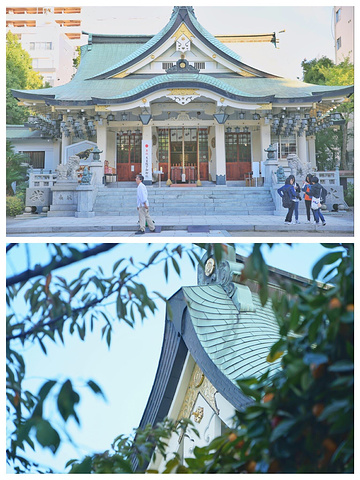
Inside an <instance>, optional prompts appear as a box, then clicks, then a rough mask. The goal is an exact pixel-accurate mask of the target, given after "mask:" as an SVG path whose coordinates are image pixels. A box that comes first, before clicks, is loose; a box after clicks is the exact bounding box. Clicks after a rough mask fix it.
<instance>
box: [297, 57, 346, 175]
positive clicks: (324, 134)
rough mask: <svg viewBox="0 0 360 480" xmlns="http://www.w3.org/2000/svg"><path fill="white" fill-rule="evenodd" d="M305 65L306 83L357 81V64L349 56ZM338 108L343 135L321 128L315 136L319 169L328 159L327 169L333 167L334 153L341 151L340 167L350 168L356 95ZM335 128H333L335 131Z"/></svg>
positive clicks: (324, 83) (312, 61)
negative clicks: (349, 142) (338, 60)
mask: <svg viewBox="0 0 360 480" xmlns="http://www.w3.org/2000/svg"><path fill="white" fill-rule="evenodd" d="M301 66H302V68H303V80H304V82H307V83H313V84H317V85H334V86H335V85H336V86H339V85H344V86H346V85H353V84H354V65H353V64H352V63H350V60H349V58H345V59H344V61H343V62H341V63H340V64H339V65H335V64H334V62H333V61H332V60H330V59H329V58H327V57H321V58H320V59H318V60H316V59H313V60H310V61H307V60H306V59H305V60H303V62H302V63H301ZM336 111H337V112H339V113H341V115H342V117H343V118H344V123H343V124H342V125H341V128H340V129H341V134H340V135H338V134H336V133H334V134H332V133H331V132H329V131H327V130H329V128H328V129H326V130H322V131H320V132H319V133H317V135H316V151H317V153H318V154H319V155H318V159H317V160H319V164H318V168H319V170H323V169H325V167H324V164H325V163H326V159H329V160H330V161H329V164H328V165H327V169H328V170H330V169H333V168H334V165H333V159H334V153H335V152H336V151H337V152H339V157H340V169H343V170H346V169H348V161H347V160H348V159H347V145H348V140H349V138H351V137H353V135H354V133H353V128H352V127H350V125H351V124H352V119H353V113H354V98H353V95H351V97H350V98H348V99H346V101H345V102H343V103H342V104H341V105H338V106H337V108H336ZM335 129H336V127H335V128H334V129H333V131H334V130H335Z"/></svg>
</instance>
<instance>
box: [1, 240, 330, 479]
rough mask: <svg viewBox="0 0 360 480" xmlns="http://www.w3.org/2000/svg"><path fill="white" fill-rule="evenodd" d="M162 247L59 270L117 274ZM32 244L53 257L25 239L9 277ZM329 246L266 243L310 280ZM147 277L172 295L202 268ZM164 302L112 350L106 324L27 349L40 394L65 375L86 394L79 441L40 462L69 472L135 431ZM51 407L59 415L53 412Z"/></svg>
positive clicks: (33, 258) (35, 253)
mask: <svg viewBox="0 0 360 480" xmlns="http://www.w3.org/2000/svg"><path fill="white" fill-rule="evenodd" d="M174 245H176V244H174ZM159 247H160V244H152V245H150V246H148V245H146V244H143V243H137V244H129V243H126V244H119V245H118V246H117V247H116V248H115V249H113V250H111V251H110V252H108V253H105V254H101V256H98V257H97V258H92V259H89V260H84V261H82V262H81V264H79V265H77V266H71V267H67V268H63V269H61V270H58V271H56V272H54V275H60V276H63V277H65V278H74V276H76V275H77V274H78V272H79V271H80V270H81V269H82V268H84V266H90V267H91V268H94V269H96V268H97V266H98V265H101V266H102V268H103V269H104V270H105V272H106V271H109V272H110V271H111V267H112V265H113V264H114V263H115V261H116V260H118V259H119V258H121V257H122V256H123V257H124V258H129V257H130V256H132V257H133V258H134V259H136V261H139V262H140V261H146V260H147V259H148V258H149V257H150V255H151V253H152V252H154V251H155V250H156V249H158V248H159ZM26 250H28V252H30V264H35V263H43V262H46V261H47V259H46V255H45V253H46V248H45V247H44V245H43V244H35V243H33V244H22V245H21V247H19V248H14V249H13V250H12V251H11V254H10V255H9V261H8V265H7V276H11V275H12V274H14V273H15V272H16V271H19V270H21V269H23V268H24V267H26V265H27V263H28V260H27V258H28V257H27V252H26ZM250 251H251V244H241V245H240V244H239V245H237V252H238V253H240V254H242V255H245V256H246V255H247V254H248V253H249V252H250ZM326 252H327V250H326V249H324V248H323V247H322V246H321V245H320V244H315V243H305V244H294V245H293V246H292V247H290V246H288V245H286V244H276V245H275V246H274V247H273V249H272V250H270V251H269V249H268V248H267V247H264V248H263V253H264V255H265V258H266V259H267V261H268V264H269V265H272V266H275V267H277V268H280V269H283V270H286V271H289V272H292V273H295V274H297V275H300V276H304V277H308V278H310V276H311V268H312V266H313V265H314V263H315V262H316V260H317V259H318V258H320V257H321V256H322V255H323V254H324V253H326ZM141 281H142V282H144V284H145V285H146V286H147V288H148V289H151V290H157V291H160V292H161V293H162V294H163V295H164V296H166V297H169V296H171V295H172V294H173V293H175V292H176V291H177V290H178V289H179V288H180V287H181V286H184V285H195V284H196V273H195V271H194V270H193V268H192V267H191V264H190V262H189V261H188V260H187V259H186V257H184V258H183V260H182V261H181V278H179V277H178V275H177V274H176V273H175V272H174V271H171V272H170V276H169V281H168V282H167V283H166V282H165V280H164V275H163V267H155V268H154V269H153V270H151V271H150V270H149V271H147V272H145V273H144V274H142V276H141ZM19 305H20V304H19ZM158 307H159V309H158V311H157V313H156V314H155V315H154V316H149V318H147V319H146V320H145V321H144V322H143V324H141V322H138V324H137V325H136V326H135V328H134V329H131V328H130V327H128V326H127V325H125V324H117V323H116V324H115V325H114V334H113V340H112V344H111V348H110V350H109V349H108V348H107V345H106V342H105V341H101V340H100V331H99V329H98V330H97V331H96V329H95V332H94V333H93V334H89V335H87V336H86V341H85V342H81V341H80V340H79V339H78V337H77V336H74V337H71V336H68V338H67V339H66V345H65V346H62V345H60V344H56V345H55V344H52V343H51V344H50V343H49V344H48V346H49V351H48V352H49V353H48V355H47V356H44V354H43V353H42V351H41V350H40V349H39V348H38V347H37V346H35V345H31V346H27V347H26V352H25V358H26V362H27V371H28V381H29V384H28V386H29V387H31V388H34V390H35V392H36V391H37V388H38V387H37V386H38V385H41V384H42V383H43V382H44V380H46V379H50V378H51V379H53V378H57V379H59V380H61V381H64V380H66V379H67V378H71V380H72V382H73V384H74V386H75V387H76V388H77V389H78V391H79V392H80V393H81V397H82V400H81V403H80V405H79V407H78V409H77V410H78V413H79V416H80V419H81V428H80V429H79V428H78V426H77V425H76V424H75V422H72V421H70V422H69V425H68V427H67V429H68V432H69V434H70V435H71V436H72V437H73V439H74V442H75V443H76V445H77V447H74V446H72V445H70V444H69V443H66V442H65V444H64V445H63V446H62V447H61V448H60V449H59V451H58V454H57V455H56V457H53V456H52V454H49V453H47V452H46V451H41V449H39V450H38V452H37V454H36V456H35V458H36V460H37V461H38V462H40V463H42V464H45V465H51V466H52V467H53V468H55V470H58V471H59V472H61V471H63V467H64V464H65V463H66V461H67V460H69V459H70V458H82V456H84V455H85V454H86V453H88V452H95V451H104V450H106V449H108V448H109V447H110V445H111V442H112V440H113V439H114V438H115V437H116V436H117V435H118V434H119V433H124V434H130V433H131V432H132V430H133V428H135V427H137V426H138V424H139V421H140V419H141V416H142V413H143V410H144V408H145V405H146V402H147V398H148V395H149V393H150V390H151V387H152V383H153V380H154V376H155V373H156V368H157V364H158V359H159V356H160V350H161V344H162V336H163V326H164V305H163V303H162V302H158ZM19 308H20V306H19ZM89 379H92V380H94V381H95V382H97V383H98V384H99V385H100V386H101V388H102V389H103V391H104V393H105V394H106V397H107V402H104V401H103V400H102V398H101V397H96V396H95V395H94V394H92V393H90V392H88V390H87V389H86V388H83V386H84V385H85V383H86V382H87V380H89ZM35 386H36V388H35ZM46 413H47V414H48V415H49V417H51V418H54V416H53V412H51V411H48V412H46Z"/></svg>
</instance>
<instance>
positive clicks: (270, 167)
mask: <svg viewBox="0 0 360 480" xmlns="http://www.w3.org/2000/svg"><path fill="white" fill-rule="evenodd" d="M264 165H265V175H264V185H266V186H271V185H272V176H273V175H272V174H273V173H274V174H275V172H276V170H277V169H278V166H279V163H278V161H277V159H276V158H268V159H267V160H266V161H265V162H264Z"/></svg>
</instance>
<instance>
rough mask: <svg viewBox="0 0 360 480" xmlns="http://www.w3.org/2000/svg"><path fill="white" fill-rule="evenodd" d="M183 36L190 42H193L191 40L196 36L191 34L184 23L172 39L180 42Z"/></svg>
mask: <svg viewBox="0 0 360 480" xmlns="http://www.w3.org/2000/svg"><path fill="white" fill-rule="evenodd" d="M182 35H185V37H187V38H188V39H189V40H191V38H194V35H193V34H192V33H191V32H190V30H189V29H188V27H187V26H186V25H185V23H182V24H181V25H180V26H179V28H178V29H177V30H176V32H175V33H174V35H173V36H172V38H174V39H175V42H176V41H177V40H179V38H180V37H181V36H182Z"/></svg>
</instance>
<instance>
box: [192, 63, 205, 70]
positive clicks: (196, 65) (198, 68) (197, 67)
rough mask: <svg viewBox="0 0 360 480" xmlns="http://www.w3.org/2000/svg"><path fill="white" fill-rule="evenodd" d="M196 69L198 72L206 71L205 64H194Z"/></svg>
mask: <svg viewBox="0 0 360 480" xmlns="http://www.w3.org/2000/svg"><path fill="white" fill-rule="evenodd" d="M194 67H195V68H196V69H197V70H205V62H194Z"/></svg>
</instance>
